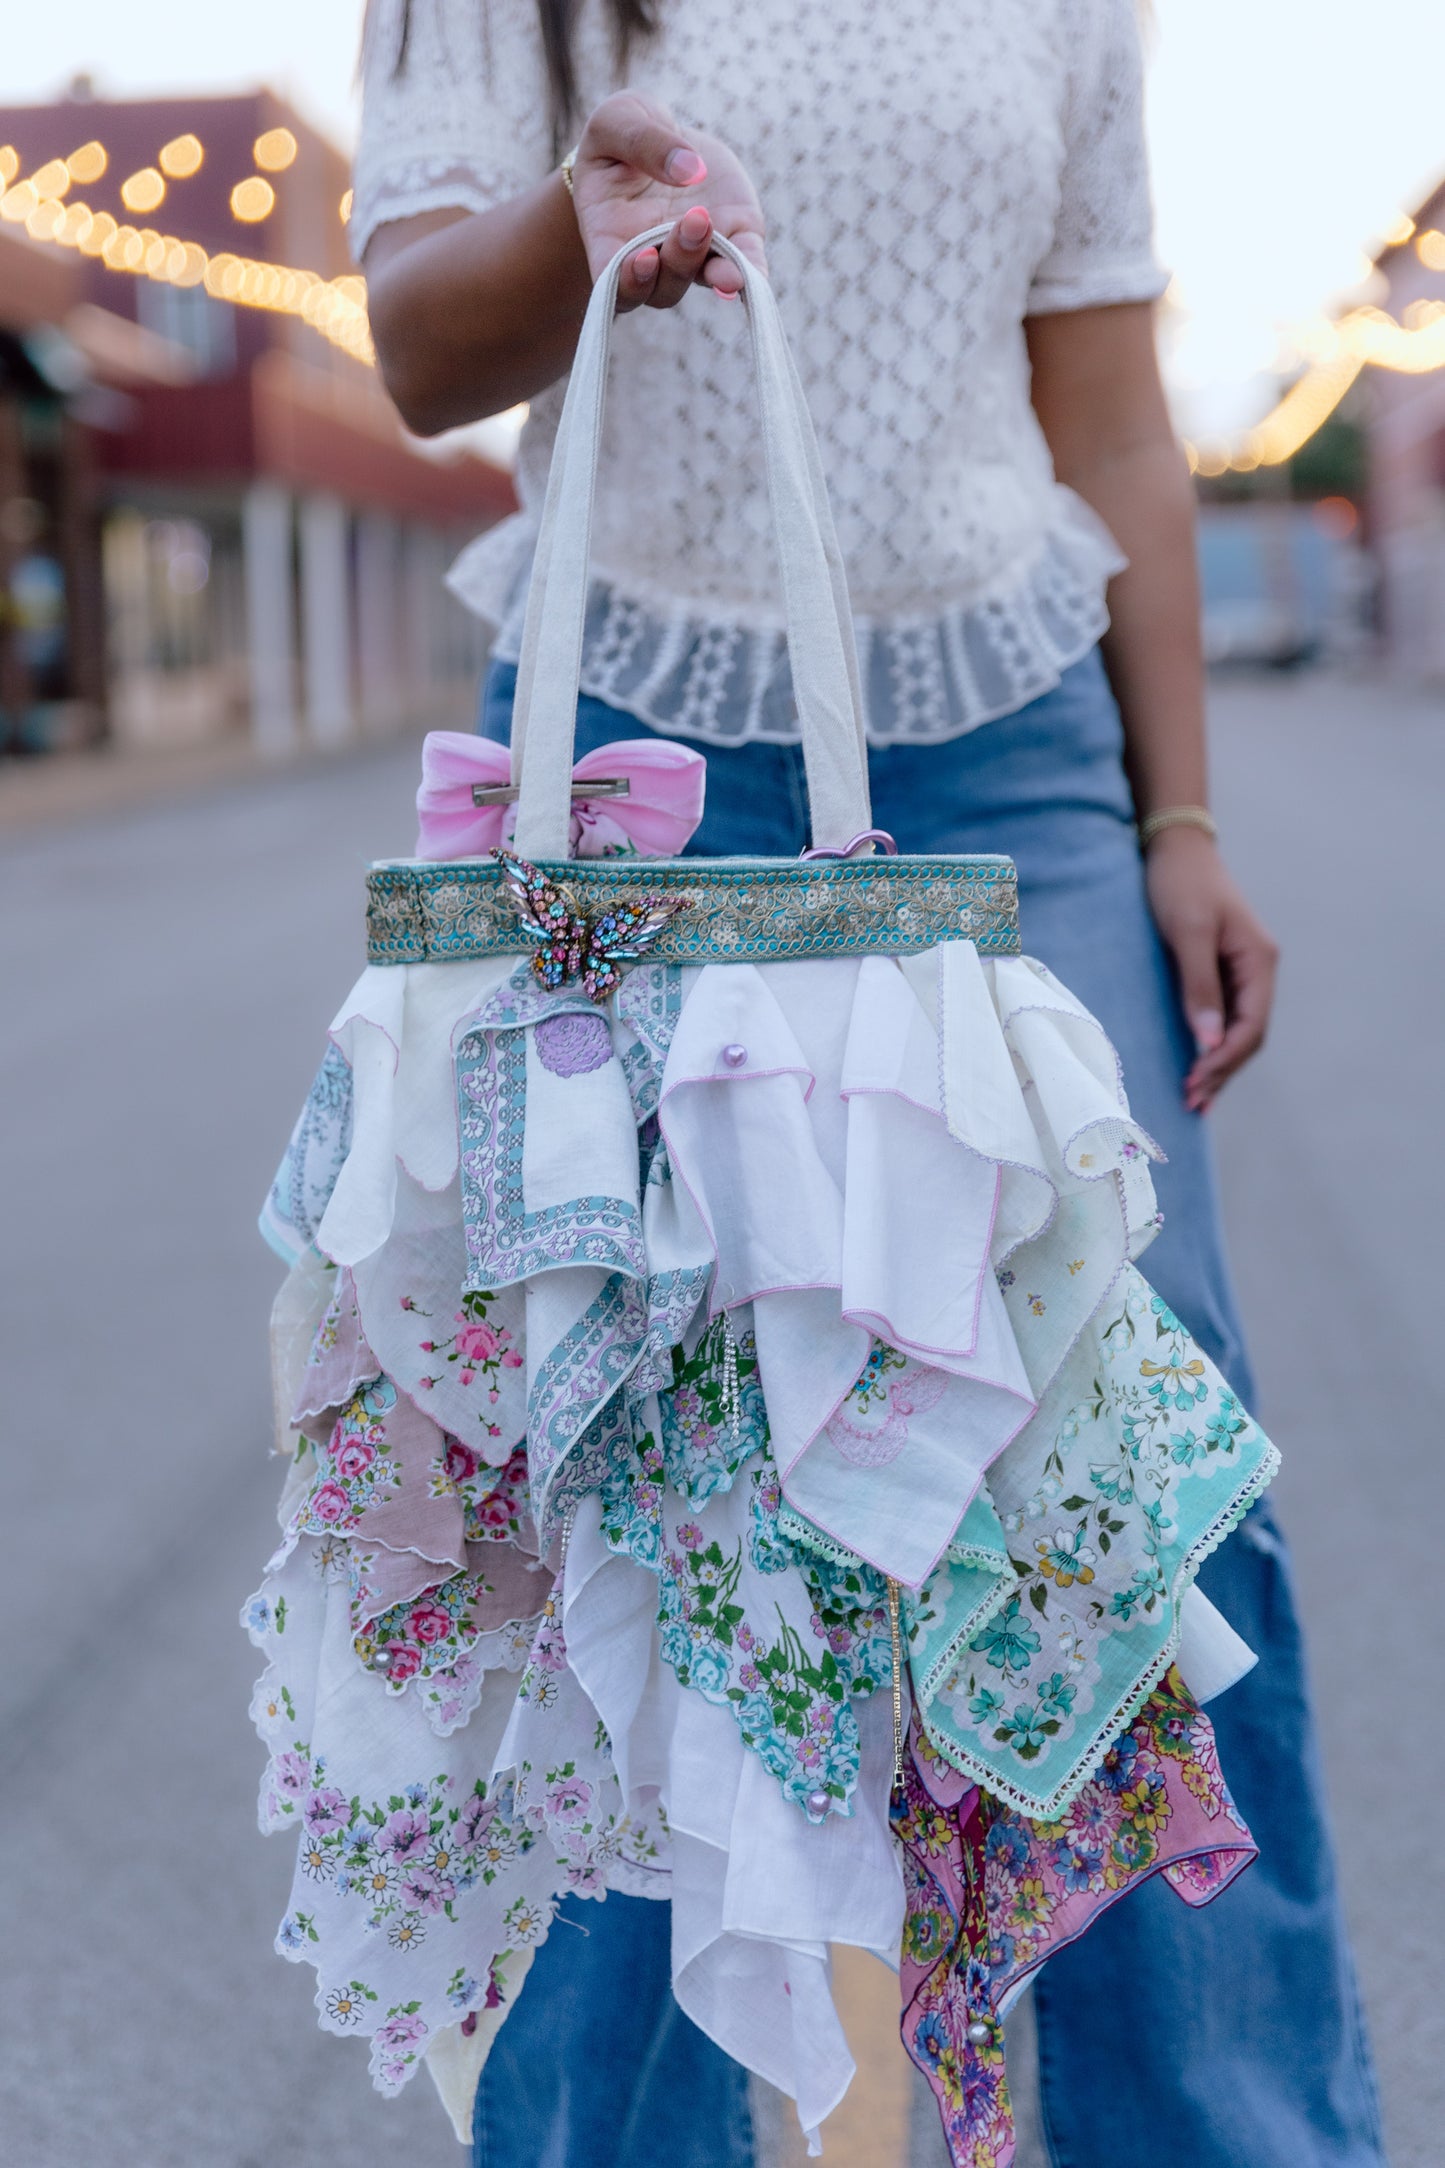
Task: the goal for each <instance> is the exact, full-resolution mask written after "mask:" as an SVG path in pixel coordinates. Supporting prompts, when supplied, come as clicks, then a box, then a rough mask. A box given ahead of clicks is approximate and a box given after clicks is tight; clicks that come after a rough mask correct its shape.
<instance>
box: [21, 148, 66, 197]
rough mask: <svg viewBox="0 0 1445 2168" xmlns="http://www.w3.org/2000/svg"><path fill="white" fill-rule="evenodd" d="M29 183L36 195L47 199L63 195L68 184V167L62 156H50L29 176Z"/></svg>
mask: <svg viewBox="0 0 1445 2168" xmlns="http://www.w3.org/2000/svg"><path fill="white" fill-rule="evenodd" d="M30 185H31V187H32V188H33V189H34V190H35V193H36V195H37V196H40V197H42V198H43V199H45V200H49V199H51V198H53V197H56V196H63V195H64V194H65V191H66V189H67V188H69V186H70V168H69V166H68V165H67V164H66V162H65V160H64V159H63V158H51V159H48V160H47V162H46V163H45V164H44V165H43V166H41V167H40V168H39V170H38V171H37V172H35V173H32V174H31V176H30Z"/></svg>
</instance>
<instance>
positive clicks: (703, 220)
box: [677, 204, 711, 248]
mask: <svg viewBox="0 0 1445 2168" xmlns="http://www.w3.org/2000/svg"><path fill="white" fill-rule="evenodd" d="M710 224H711V220H710V219H709V217H708V215H707V212H706V211H705V210H704V209H703V208H702V206H701V204H694V205H693V207H692V209H691V210H690V211H688V212H686V213H685V214H684V216H683V218H682V220H681V222H680V224H679V226H678V229H677V230H678V233H679V234H680V236H681V238H682V245H683V247H684V248H701V247H702V244H703V242H704V241H705V240H706V239H707V235H708V227H709V225H710Z"/></svg>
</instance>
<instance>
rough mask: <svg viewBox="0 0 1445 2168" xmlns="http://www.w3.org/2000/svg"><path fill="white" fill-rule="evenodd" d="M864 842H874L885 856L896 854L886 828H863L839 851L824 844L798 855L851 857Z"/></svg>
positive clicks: (895, 844)
mask: <svg viewBox="0 0 1445 2168" xmlns="http://www.w3.org/2000/svg"><path fill="white" fill-rule="evenodd" d="M865 843H876V844H877V845H878V846H879V848H880V849H881V850H882V852H883V855H884V857H885V858H896V857H897V856H898V845H897V843H896V842H895V841H894V839H893V837H892V836H890V835H889V833H888V830H887V829H886V828H865V829H864V830H863V832H862V834H861V835H857V836H854V838H853V840H852V842H851V843H845V844H844V845H843V848H842V850H841V851H831V850H829V849H828V848H827V847H826V846H825V845H820V846H818V847H817V848H816V849H814V850H811V851H800V852H799V853H798V856H799V857H800V858H851V857H852V856H853V854H854V852H855V851H860V850H861V849H862V848H863V845H864V844H865Z"/></svg>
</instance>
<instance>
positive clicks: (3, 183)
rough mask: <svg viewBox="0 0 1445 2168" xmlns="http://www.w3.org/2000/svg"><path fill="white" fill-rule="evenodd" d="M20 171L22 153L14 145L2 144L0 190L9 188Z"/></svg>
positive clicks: (0, 145)
mask: <svg viewBox="0 0 1445 2168" xmlns="http://www.w3.org/2000/svg"><path fill="white" fill-rule="evenodd" d="M19 171H20V153H19V152H18V151H17V150H16V149H15V146H14V145H13V144H12V143H0V188H8V187H9V186H10V183H11V182H12V181H13V180H14V178H15V176H16V174H17V173H18V172H19Z"/></svg>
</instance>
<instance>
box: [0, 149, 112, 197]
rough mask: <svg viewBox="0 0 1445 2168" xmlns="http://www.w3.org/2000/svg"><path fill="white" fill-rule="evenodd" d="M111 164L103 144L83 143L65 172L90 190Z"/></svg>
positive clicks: (0, 164)
mask: <svg viewBox="0 0 1445 2168" xmlns="http://www.w3.org/2000/svg"><path fill="white" fill-rule="evenodd" d="M109 164H110V157H109V154H108V152H107V151H106V147H105V145H104V144H103V143H82V144H81V146H80V149H79V150H78V151H72V152H71V154H70V156H69V157H68V158H67V159H66V161H65V170H66V172H67V173H68V174H69V175H70V178H71V179H72V180H73V181H79V183H80V185H81V187H82V188H89V187H90V185H91V183H92V182H93V181H98V180H99V179H100V177H101V175H102V174H103V173H104V172H105V169H106V167H107V166H108V165H109ZM0 171H3V161H0ZM6 177H7V179H8V178H10V176H8V175H7V176H6Z"/></svg>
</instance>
